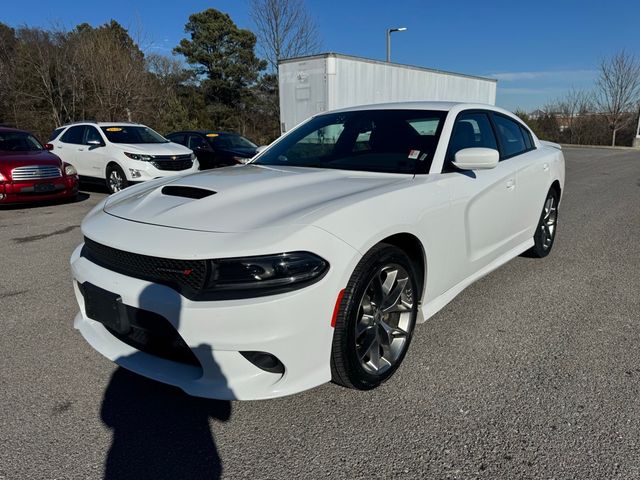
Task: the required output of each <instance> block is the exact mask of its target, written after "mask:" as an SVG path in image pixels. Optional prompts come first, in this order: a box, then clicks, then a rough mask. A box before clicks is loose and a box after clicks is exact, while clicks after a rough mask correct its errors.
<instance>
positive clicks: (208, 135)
mask: <svg viewBox="0 0 640 480" xmlns="http://www.w3.org/2000/svg"><path fill="white" fill-rule="evenodd" d="M217 136H218V134H217V133H207V137H217Z"/></svg>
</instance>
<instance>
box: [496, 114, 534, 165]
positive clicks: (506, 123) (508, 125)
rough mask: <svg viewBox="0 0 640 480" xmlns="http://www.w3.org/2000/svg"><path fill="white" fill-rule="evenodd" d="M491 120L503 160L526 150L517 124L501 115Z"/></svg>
mask: <svg viewBox="0 0 640 480" xmlns="http://www.w3.org/2000/svg"><path fill="white" fill-rule="evenodd" d="M493 119H494V121H495V124H496V128H497V131H498V132H497V133H498V136H499V137H500V144H501V146H502V157H503V158H509V157H513V156H515V155H519V154H521V153H524V152H526V151H527V150H528V148H527V145H526V143H525V141H524V135H523V133H522V130H521V129H520V125H519V124H518V123H517V122H514V121H513V120H511V119H509V118H507V117H503V116H502V115H494V117H493Z"/></svg>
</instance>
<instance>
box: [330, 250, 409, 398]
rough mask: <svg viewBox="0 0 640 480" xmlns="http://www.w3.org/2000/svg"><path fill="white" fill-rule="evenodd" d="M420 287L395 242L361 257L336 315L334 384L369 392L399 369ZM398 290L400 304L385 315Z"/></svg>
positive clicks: (332, 354)
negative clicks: (385, 309) (384, 311)
mask: <svg viewBox="0 0 640 480" xmlns="http://www.w3.org/2000/svg"><path fill="white" fill-rule="evenodd" d="M393 272H395V274H394V273H393ZM392 277H393V278H392ZM405 279H406V281H404V280H405ZM417 285H418V284H417V282H416V274H415V269H414V267H413V264H412V263H411V260H410V259H409V257H408V256H407V255H406V253H404V252H403V251H402V250H400V249H399V248H397V247H395V246H393V245H388V244H383V243H381V244H378V245H376V246H375V247H374V248H373V249H371V250H370V251H369V252H368V253H367V254H366V255H365V256H364V257H363V258H362V259H361V260H360V262H359V263H358V265H357V266H356V268H355V270H354V272H353V274H352V275H351V278H350V279H349V283H348V284H347V287H346V289H345V292H344V295H343V297H342V301H341V302H340V306H339V310H338V314H337V317H336V324H335V331H334V333H333V345H332V349H331V376H332V381H333V382H334V383H337V384H339V385H342V386H344V387H347V388H355V389H359V390H370V389H372V388H376V387H377V386H379V385H380V384H381V383H383V382H385V381H386V380H388V379H389V378H390V377H391V376H392V375H393V374H394V373H395V371H396V370H397V369H398V367H399V366H400V364H401V363H402V360H403V359H404V356H405V354H406V353H407V350H408V348H409V345H410V343H411V337H412V335H413V329H414V327H415V323H416V317H417V315H418V294H417V292H418V287H417ZM387 287H388V288H387ZM385 292H388V294H387V295H388V296H385ZM396 294H397V298H398V300H399V302H394V303H393V305H395V306H394V307H393V308H390V310H391V312H389V313H387V314H384V313H383V311H382V310H383V309H384V308H385V306H386V308H389V307H390V306H391V305H392V301H393V299H394V297H395V296H396ZM394 310H396V311H394ZM400 310H401V311H400Z"/></svg>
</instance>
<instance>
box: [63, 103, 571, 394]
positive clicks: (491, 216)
mask: <svg viewBox="0 0 640 480" xmlns="http://www.w3.org/2000/svg"><path fill="white" fill-rule="evenodd" d="M564 179H565V171H564V157H563V154H562V151H561V149H560V147H559V146H558V145H555V144H551V143H547V142H542V141H540V140H538V138H536V136H535V134H534V133H533V132H532V131H531V130H530V129H529V128H528V127H527V126H526V125H525V124H524V123H522V121H521V120H520V119H519V118H518V117H516V116H515V115H513V114H511V113H509V112H507V111H505V110H502V109H500V108H497V107H494V106H489V105H479V104H463V103H441V102H433V103H428V102H424V103H396V104H386V105H373V106H362V107H354V108H351V109H345V110H340V111H335V112H329V113H324V114H319V115H317V116H315V117H313V118H311V119H310V120H308V121H307V122H305V123H303V124H302V125H300V126H298V127H297V128H295V129H293V130H292V131H290V132H289V133H287V134H285V135H284V136H283V137H281V138H280V139H278V140H277V141H276V142H274V143H273V144H272V145H270V146H269V147H268V148H267V149H266V150H265V151H263V152H262V153H260V154H259V155H258V156H257V157H256V158H255V159H254V160H253V161H252V162H251V163H250V164H248V165H239V166H236V167H229V168H223V169H219V170H213V171H210V172H203V173H200V174H198V175H189V176H185V177H181V178H179V179H163V180H158V181H155V182H151V183H149V184H147V185H138V186H136V187H132V188H131V190H130V191H124V192H121V193H118V194H116V195H114V196H112V197H111V198H108V199H107V200H105V201H104V202H103V203H102V204H101V205H99V206H98V207H97V208H95V209H94V210H93V211H92V212H91V213H90V214H89V215H88V216H87V217H86V218H85V220H84V221H83V223H82V232H83V234H84V244H83V245H81V246H80V247H78V248H77V249H76V250H75V252H74V253H73V255H72V257H71V266H72V271H73V277H74V279H75V281H74V285H75V292H76V298H77V300H78V303H79V305H80V313H79V314H78V315H77V316H76V319H75V327H76V328H78V329H79V330H80V332H81V333H82V335H83V336H84V338H85V339H86V340H87V341H88V342H89V343H90V344H91V345H92V346H93V347H94V348H95V349H96V350H98V351H99V352H101V353H102V354H103V355H105V356H107V357H108V358H110V359H111V360H113V361H115V362H116V363H118V364H119V365H121V366H123V367H125V368H127V369H129V370H132V371H134V372H137V373H139V374H141V375H145V376H148V377H151V378H155V379H156V380H159V381H161V382H166V383H169V384H172V385H176V386H178V387H180V388H182V389H183V390H184V391H186V392H188V393H190V394H192V395H197V396H203V397H212V398H236V399H258V398H269V397H278V396H282V395H287V394H292V393H295V392H299V391H301V390H305V389H308V388H311V387H314V386H316V385H319V384H321V383H323V382H326V381H329V380H333V381H334V382H336V383H338V384H340V385H344V386H346V387H351V388H358V389H363V390H366V389H371V388H374V387H376V386H378V385H380V384H381V383H382V382H384V381H385V380H387V379H388V378H389V377H391V375H393V373H394V372H395V371H396V370H397V368H398V367H399V366H400V364H401V362H402V360H403V358H404V356H405V353H406V352H407V348H408V347H409V344H410V342H411V337H412V334H413V331H414V326H415V324H416V323H420V322H424V321H425V320H426V319H428V318H429V317H431V316H432V315H434V314H435V313H436V312H437V311H438V310H440V309H441V308H443V307H444V306H445V305H446V304H447V303H448V302H449V301H451V300H452V299H453V298H454V297H455V296H456V295H458V294H459V293H460V292H461V291H462V290H464V288H466V287H467V286H469V285H470V284H471V283H472V282H474V281H476V280H478V279H479V278H481V277H482V276H484V275H486V274H487V273H489V272H491V271H492V270H494V269H496V268H498V267H499V266H500V265H502V264H504V263H505V262H507V261H509V260H510V259H512V258H514V257H515V256H517V255H520V254H522V253H525V252H526V253H527V254H528V255H531V256H533V257H545V256H547V255H548V254H549V252H550V251H551V249H552V247H553V244H554V239H555V236H556V232H557V220H558V205H559V202H560V198H561V194H562V189H563V186H564ZM495 294H496V295H495V296H496V298H495V301H496V302H500V292H498V291H496V292H495Z"/></svg>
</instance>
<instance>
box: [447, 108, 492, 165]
mask: <svg viewBox="0 0 640 480" xmlns="http://www.w3.org/2000/svg"><path fill="white" fill-rule="evenodd" d="M475 147H482V148H492V149H493V150H497V149H498V144H497V143H496V137H495V135H494V134H493V128H491V122H490V121H489V117H488V116H487V114H486V113H482V112H473V113H462V114H461V115H460V116H458V118H457V119H456V123H455V125H454V126H453V133H452V134H451V140H450V141H449V150H448V151H447V161H448V162H453V161H454V159H455V155H456V152H458V151H460V150H462V149H464V148H475Z"/></svg>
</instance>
